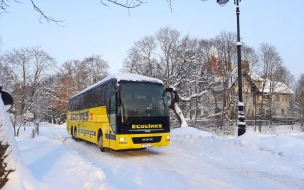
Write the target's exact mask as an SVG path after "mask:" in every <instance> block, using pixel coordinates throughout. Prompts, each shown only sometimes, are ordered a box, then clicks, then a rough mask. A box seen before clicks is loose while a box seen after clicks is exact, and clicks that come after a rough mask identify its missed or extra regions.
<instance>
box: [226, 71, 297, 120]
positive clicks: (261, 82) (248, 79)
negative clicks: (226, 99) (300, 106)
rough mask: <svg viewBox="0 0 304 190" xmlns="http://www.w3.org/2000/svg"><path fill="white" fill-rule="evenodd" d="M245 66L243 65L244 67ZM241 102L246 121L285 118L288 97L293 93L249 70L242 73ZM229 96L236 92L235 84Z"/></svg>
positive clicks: (285, 86) (284, 85) (283, 85)
mask: <svg viewBox="0 0 304 190" xmlns="http://www.w3.org/2000/svg"><path fill="white" fill-rule="evenodd" d="M244 66H245V65H244ZM243 68H244V67H243ZM242 79H243V80H242V87H243V102H244V111H245V118H246V120H251V119H256V118H257V117H258V118H260V119H269V118H270V117H287V116H288V110H289V106H290V97H291V95H292V94H294V92H293V91H292V90H291V89H290V88H289V87H288V86H287V85H286V84H284V83H282V82H278V81H270V80H268V79H267V78H265V77H264V76H263V75H262V76H259V75H257V74H255V73H253V72H250V71H249V69H247V70H246V66H245V70H244V71H243V78H242ZM231 90H232V93H231V95H234V96H236V94H237V92H238V86H237V82H235V83H234V85H233V86H232V88H231Z"/></svg>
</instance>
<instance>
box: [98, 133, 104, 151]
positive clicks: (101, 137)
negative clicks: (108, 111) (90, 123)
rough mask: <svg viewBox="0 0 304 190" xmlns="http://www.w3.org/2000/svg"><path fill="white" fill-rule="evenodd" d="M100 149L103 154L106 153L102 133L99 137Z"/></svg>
mask: <svg viewBox="0 0 304 190" xmlns="http://www.w3.org/2000/svg"><path fill="white" fill-rule="evenodd" d="M98 136H99V137H98V147H99V149H100V151H101V152H104V150H105V147H103V142H102V141H103V136H102V132H99V135H98Z"/></svg>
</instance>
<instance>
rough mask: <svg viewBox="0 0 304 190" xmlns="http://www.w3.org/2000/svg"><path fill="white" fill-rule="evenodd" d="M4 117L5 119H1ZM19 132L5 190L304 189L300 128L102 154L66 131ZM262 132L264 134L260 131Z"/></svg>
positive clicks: (192, 138) (192, 134)
mask: <svg viewBox="0 0 304 190" xmlns="http://www.w3.org/2000/svg"><path fill="white" fill-rule="evenodd" d="M2 117H3V115H0V119H1V118H2ZM32 128H33V123H26V125H25V129H24V128H23V127H22V128H21V130H20V135H19V137H16V144H17V146H18V158H19V161H18V164H17V166H16V169H17V170H16V171H15V172H13V173H11V174H10V175H9V181H8V183H7V184H6V185H5V186H4V188H2V189H3V190H11V189H14V190H53V189H73V190H115V189H117V190H119V189H134V190H141V189H147V190H149V189H151V190H154V189H164V190H166V189H168V190H169V189H170V190H171V189H177V190H179V189H181V190H182V189H189V190H192V189H193V190H197V189H214V190H217V189H248V190H250V189H253V190H254V189H267V190H272V189H273V190H276V189H303V188H304V181H303V176H304V133H303V131H301V128H300V126H299V125H296V126H294V129H293V130H292V129H291V126H282V127H280V128H276V130H275V133H273V134H269V133H268V132H267V131H266V130H265V131H264V130H263V133H261V134H260V133H256V132H254V131H253V130H252V129H253V128H247V132H246V133H245V134H244V135H242V136H240V137H229V138H227V137H225V138H224V137H220V136H216V135H213V134H210V133H208V132H205V131H200V130H198V129H195V128H192V127H182V128H176V129H173V130H172V131H171V144H170V145H169V146H168V147H162V148H148V149H144V150H133V151H131V150H128V151H110V152H100V150H99V148H98V147H97V146H96V145H95V144H92V143H88V142H85V141H78V142H76V141H74V140H73V139H72V138H71V136H70V135H68V134H67V132H66V125H65V124H63V125H55V124H49V123H45V122H40V126H39V131H40V132H39V135H36V136H35V137H34V138H32ZM263 129H264V128H263Z"/></svg>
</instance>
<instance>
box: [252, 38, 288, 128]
mask: <svg viewBox="0 0 304 190" xmlns="http://www.w3.org/2000/svg"><path fill="white" fill-rule="evenodd" d="M259 60H260V62H261V70H260V72H261V74H260V75H261V78H262V81H261V83H260V84H259V85H260V88H261V95H260V96H261V102H260V108H258V114H257V117H258V118H259V119H265V118H267V119H269V120H270V122H272V119H273V116H274V113H275V110H276V108H277V105H276V104H277V103H278V102H275V101H274V94H275V91H276V90H277V89H279V88H280V85H282V83H281V82H279V81H278V80H279V78H280V77H279V76H278V69H280V68H282V64H283V61H282V58H281V57H280V55H279V53H278V52H277V50H276V48H275V46H273V45H271V44H268V43H262V44H261V45H260V48H259ZM260 123H261V122H260ZM259 131H261V125H260V126H259Z"/></svg>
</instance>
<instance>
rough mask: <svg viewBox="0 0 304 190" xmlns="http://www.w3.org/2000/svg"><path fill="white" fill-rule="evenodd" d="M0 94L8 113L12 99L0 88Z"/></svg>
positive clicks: (11, 105)
mask: <svg viewBox="0 0 304 190" xmlns="http://www.w3.org/2000/svg"><path fill="white" fill-rule="evenodd" d="M0 94H1V98H2V100H3V103H4V106H5V108H6V111H9V110H10V109H11V108H12V107H13V97H12V95H10V94H9V93H8V92H6V91H2V87H0Z"/></svg>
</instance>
